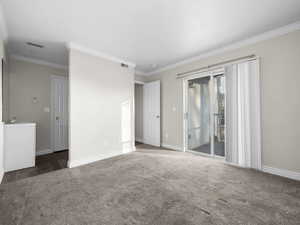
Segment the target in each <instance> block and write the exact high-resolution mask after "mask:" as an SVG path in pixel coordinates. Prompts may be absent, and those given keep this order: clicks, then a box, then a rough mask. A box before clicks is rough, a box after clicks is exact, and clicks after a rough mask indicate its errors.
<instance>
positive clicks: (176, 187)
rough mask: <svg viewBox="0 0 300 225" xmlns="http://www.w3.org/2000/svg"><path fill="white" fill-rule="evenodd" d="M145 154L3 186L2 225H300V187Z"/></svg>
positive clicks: (192, 159) (215, 164) (177, 156)
mask: <svg viewBox="0 0 300 225" xmlns="http://www.w3.org/2000/svg"><path fill="white" fill-rule="evenodd" d="M146 147H147V146H144V145H139V149H138V151H137V152H134V153H131V154H127V155H123V156H119V157H114V158H111V159H107V160H103V161H99V162H96V163H93V164H89V165H86V166H82V167H77V168H74V169H63V170H58V171H54V172H50V173H47V174H43V175H39V176H35V177H31V178H26V179H22V180H19V181H16V182H11V183H8V184H1V185H0V210H1V213H0V224H1V225H11V224H18V225H50V224H51V225H96V224H97V225H108V224H109V225H122V224H128V225H131V224H149V225H150V224H153V225H160V224H161V225H168V224H177V225H185V224H195V225H196V224H226V225H235V224H242V225H254V224H270V225H271V224H272V225H276V224H282V225H289V224H300V182H296V181H292V180H289V179H284V178H280V177H277V176H272V175H268V174H264V173H261V172H256V171H253V170H248V169H240V168H235V167H232V166H229V165H226V164H224V163H223V162H221V161H218V160H213V159H210V158H204V157H201V156H196V155H193V154H190V153H181V152H174V151H166V150H157V149H155V150H152V149H151V148H149V147H147V148H146Z"/></svg>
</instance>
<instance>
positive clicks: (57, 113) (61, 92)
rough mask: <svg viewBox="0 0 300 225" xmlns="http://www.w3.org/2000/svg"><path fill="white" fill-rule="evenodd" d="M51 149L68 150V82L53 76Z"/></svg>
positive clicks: (57, 150) (60, 77) (54, 150)
mask: <svg viewBox="0 0 300 225" xmlns="http://www.w3.org/2000/svg"><path fill="white" fill-rule="evenodd" d="M51 109H52V110H51V148H52V151H53V152H59V151H63V150H68V80H67V78H65V77H63V76H56V75H52V76H51Z"/></svg>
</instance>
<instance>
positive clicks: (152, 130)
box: [143, 81, 160, 146]
mask: <svg viewBox="0 0 300 225" xmlns="http://www.w3.org/2000/svg"><path fill="white" fill-rule="evenodd" d="M143 91H144V110H143V111H144V115H143V122H144V123H143V135H144V137H143V139H144V143H145V144H149V145H154V146H160V81H154V82H150V83H145V84H144V90H143Z"/></svg>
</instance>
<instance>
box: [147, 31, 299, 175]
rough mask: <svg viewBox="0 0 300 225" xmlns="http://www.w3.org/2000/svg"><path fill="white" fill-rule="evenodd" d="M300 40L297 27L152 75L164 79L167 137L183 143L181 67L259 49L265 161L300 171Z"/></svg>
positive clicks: (176, 143) (164, 132) (169, 141)
mask: <svg viewBox="0 0 300 225" xmlns="http://www.w3.org/2000/svg"><path fill="white" fill-rule="evenodd" d="M299 43H300V31H296V32H292V33H289V34H286V35H283V36H280V37H276V38H273V39H270V40H266V41H262V42H259V43H256V44H252V45H249V46H247V47H243V48H240V49H238V50H233V51H228V52H226V53H223V54H219V55H216V56H211V57H208V58H205V59H201V60H199V61H196V62H193V63H190V64H186V65H183V66H178V67H177V68H174V69H170V70H167V71H165V72H161V73H159V74H156V75H153V76H150V77H149V78H148V80H149V81H151V80H157V79H159V80H161V89H162V93H161V95H162V97H161V98H162V99H161V101H162V103H161V104H162V108H161V110H162V115H161V129H162V131H161V133H162V142H163V143H164V144H168V145H172V146H178V147H182V145H183V113H182V109H183V107H182V101H183V99H182V93H183V91H182V81H181V80H179V79H176V74H177V73H181V72H185V71H189V70H191V69H197V68H201V67H203V66H207V65H210V64H214V63H218V62H222V61H225V60H229V59H234V58H238V57H242V56H247V55H251V54H256V55H257V56H259V57H261V88H262V90H261V92H262V93H261V94H262V96H261V98H262V162H263V165H265V166H269V167H274V168H279V169H285V170H291V171H295V172H300V151H299V139H300V126H299V115H300V101H299V96H300V88H299V84H300V72H299V71H300V70H299V62H300V44H299ZM173 108H176V110H175V111H174V110H173Z"/></svg>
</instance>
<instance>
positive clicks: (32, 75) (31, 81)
mask: <svg viewBox="0 0 300 225" xmlns="http://www.w3.org/2000/svg"><path fill="white" fill-rule="evenodd" d="M67 73H68V72H67V71H66V70H63V69H57V68H53V67H50V66H45V65H39V64H35V63H31V62H26V61H23V60H16V59H13V58H11V59H10V61H9V77H8V79H6V80H7V81H6V82H7V84H8V86H9V90H8V96H6V97H8V98H9V100H8V101H5V102H8V118H4V119H5V120H6V121H9V120H11V119H13V118H14V117H15V118H16V120H17V122H34V123H36V124H37V126H36V148H37V152H42V151H47V150H48V151H49V150H50V149H51V104H50V102H51V75H59V76H66V75H67ZM7 84H6V85H7ZM33 98H36V99H37V102H36V103H34V101H33ZM6 107H7V106H6ZM47 108H48V109H50V112H49V111H47Z"/></svg>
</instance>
